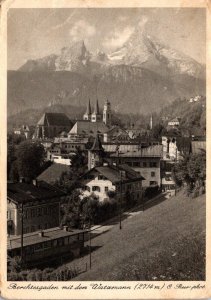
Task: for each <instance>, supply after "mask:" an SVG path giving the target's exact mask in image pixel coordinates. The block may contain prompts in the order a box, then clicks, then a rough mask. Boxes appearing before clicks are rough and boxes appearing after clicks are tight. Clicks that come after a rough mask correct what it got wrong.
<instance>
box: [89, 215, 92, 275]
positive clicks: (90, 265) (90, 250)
mask: <svg viewBox="0 0 211 300" xmlns="http://www.w3.org/2000/svg"><path fill="white" fill-rule="evenodd" d="M89 268H90V269H91V268H92V249H91V219H89Z"/></svg>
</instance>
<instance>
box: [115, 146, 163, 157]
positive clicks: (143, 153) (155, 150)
mask: <svg viewBox="0 0 211 300" xmlns="http://www.w3.org/2000/svg"><path fill="white" fill-rule="evenodd" d="M162 147H163V146H162V145H154V146H149V147H146V148H141V149H138V150H134V151H128V152H124V153H121V152H119V153H117V152H116V153H113V154H111V157H162Z"/></svg>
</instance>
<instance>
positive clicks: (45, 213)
mask: <svg viewBox="0 0 211 300" xmlns="http://www.w3.org/2000/svg"><path fill="white" fill-rule="evenodd" d="M43 213H44V215H47V213H48V210H47V207H46V206H45V207H44V209H43Z"/></svg>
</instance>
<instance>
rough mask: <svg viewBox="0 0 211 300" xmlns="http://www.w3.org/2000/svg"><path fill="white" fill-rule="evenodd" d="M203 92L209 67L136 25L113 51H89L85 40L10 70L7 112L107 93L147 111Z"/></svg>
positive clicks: (128, 107)
mask: <svg viewBox="0 0 211 300" xmlns="http://www.w3.org/2000/svg"><path fill="white" fill-rule="evenodd" d="M198 94H202V95H205V66H204V65H201V64H200V63H198V62H197V61H195V60H194V59H192V58H190V57H188V56H187V55H185V54H183V53H181V52H179V51H177V50H175V49H172V48H170V47H169V46H166V45H163V44H162V43H161V42H159V41H158V40H157V39H156V38H155V37H152V36H150V35H149V34H147V32H146V31H145V30H142V29H140V28H137V29H136V30H135V31H134V32H133V33H132V35H131V36H130V37H129V39H128V40H127V41H126V42H125V43H124V44H123V45H122V46H121V47H120V48H118V49H116V50H115V51H114V52H112V53H109V54H106V53H104V52H102V51H96V52H95V53H91V52H90V51H89V50H88V49H87V48H86V45H85V43H84V41H77V42H70V44H69V46H68V47H64V48H62V49H61V53H60V54H59V55H55V54H52V55H49V56H46V57H44V58H41V59H37V60H28V61H27V62H26V63H25V64H24V65H23V66H21V67H20V69H19V70H17V71H8V115H11V114H16V113H18V112H20V111H22V110H26V109H30V108H38V107H43V108H44V107H46V106H51V105H54V104H59V105H76V106H85V105H86V103H87V101H88V98H90V99H91V101H92V102H93V103H94V102H95V100H96V98H98V99H99V103H100V105H101V106H102V105H103V103H104V101H105V99H106V98H108V99H109V100H110V101H111V103H112V108H113V109H114V110H115V111H120V112H128V113H134V112H136V113H137V112H140V113H145V112H146V113H148V112H150V111H155V110H159V109H161V108H162V107H163V106H165V105H166V104H168V103H171V102H172V101H173V100H175V99H176V98H184V97H191V96H194V95H198Z"/></svg>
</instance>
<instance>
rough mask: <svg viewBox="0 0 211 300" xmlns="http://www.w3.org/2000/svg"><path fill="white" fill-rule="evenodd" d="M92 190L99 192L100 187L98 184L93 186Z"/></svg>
mask: <svg viewBox="0 0 211 300" xmlns="http://www.w3.org/2000/svg"><path fill="white" fill-rule="evenodd" d="M92 191H93V192H100V187H99V186H93V187H92Z"/></svg>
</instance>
